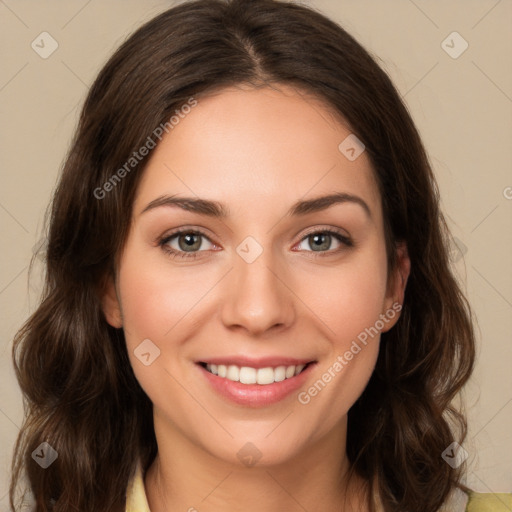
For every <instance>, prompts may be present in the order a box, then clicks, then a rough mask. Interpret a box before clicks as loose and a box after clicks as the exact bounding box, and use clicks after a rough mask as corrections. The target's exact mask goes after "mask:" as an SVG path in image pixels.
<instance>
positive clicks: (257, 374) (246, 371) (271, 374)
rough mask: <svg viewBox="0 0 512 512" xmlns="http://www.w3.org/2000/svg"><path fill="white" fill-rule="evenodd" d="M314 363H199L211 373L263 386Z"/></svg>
mask: <svg viewBox="0 0 512 512" xmlns="http://www.w3.org/2000/svg"><path fill="white" fill-rule="evenodd" d="M313 363H314V361H311V362H309V363H307V364H299V365H287V366H275V367H272V366H268V367H265V368H252V367H250V366H236V365H223V364H209V363H199V364H200V365H201V366H202V367H203V368H204V369H205V370H206V371H208V372H210V373H211V374H213V375H216V376H217V377H221V378H224V379H227V380H230V381H232V382H240V383H241V384H260V385H262V386H266V385H269V384H274V383H275V382H282V381H284V380H287V379H291V378H293V377H296V376H297V375H299V374H300V373H302V372H303V371H304V370H305V369H306V368H307V367H308V366H309V365H311V364H313Z"/></svg>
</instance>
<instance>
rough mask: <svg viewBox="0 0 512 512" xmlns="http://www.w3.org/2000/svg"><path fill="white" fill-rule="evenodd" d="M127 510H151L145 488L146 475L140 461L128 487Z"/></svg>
mask: <svg viewBox="0 0 512 512" xmlns="http://www.w3.org/2000/svg"><path fill="white" fill-rule="evenodd" d="M126 512H151V511H150V510H149V504H148V500H147V498H146V491H145V489H144V477H143V474H142V467H141V465H140V462H139V463H138V464H137V468H136V470H135V474H134V475H133V476H132V478H131V479H130V481H129V482H128V487H127V489H126Z"/></svg>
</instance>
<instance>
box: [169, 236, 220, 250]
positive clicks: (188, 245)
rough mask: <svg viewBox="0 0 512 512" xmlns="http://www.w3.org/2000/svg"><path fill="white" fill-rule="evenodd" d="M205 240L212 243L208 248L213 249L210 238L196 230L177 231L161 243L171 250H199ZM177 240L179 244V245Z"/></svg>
mask: <svg viewBox="0 0 512 512" xmlns="http://www.w3.org/2000/svg"><path fill="white" fill-rule="evenodd" d="M203 240H207V241H208V243H209V244H210V245H211V247H209V248H207V249H211V248H212V247H213V244H212V242H210V241H209V240H208V238H207V237H206V235H204V234H202V233H199V232H195V231H182V232H179V233H175V234H173V235H171V236H168V237H167V238H165V239H164V240H162V242H161V245H162V246H165V247H166V248H167V249H168V250H169V251H170V252H197V251H199V249H201V248H202V246H203ZM175 242H177V244H178V246H177V247H176V245H175ZM203 250H204V248H203Z"/></svg>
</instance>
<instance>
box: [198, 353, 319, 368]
mask: <svg viewBox="0 0 512 512" xmlns="http://www.w3.org/2000/svg"><path fill="white" fill-rule="evenodd" d="M196 362H197V363H199V364H201V363H203V364H216V365H221V364H222V365H225V366H230V365H234V366H239V367H242V366H248V367H249V368H268V367H273V368H277V367H278V366H298V365H301V364H303V365H306V364H308V363H313V362H315V360H314V359H296V358H294V357H281V356H267V357H258V358H251V357H244V356H226V357H209V358H206V359H200V360H198V361H196Z"/></svg>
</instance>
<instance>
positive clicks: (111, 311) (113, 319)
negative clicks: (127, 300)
mask: <svg viewBox="0 0 512 512" xmlns="http://www.w3.org/2000/svg"><path fill="white" fill-rule="evenodd" d="M101 308H102V309H103V313H104V315H105V318H106V319H107V322H108V323H109V324H110V325H111V326H112V327H116V328H117V329H120V328H121V327H122V326H123V316H122V313H121V304H120V302H119V298H118V296H117V290H116V286H115V283H114V279H113V277H112V276H109V277H108V278H107V279H106V280H105V282H104V285H103V289H102V291H101Z"/></svg>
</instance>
